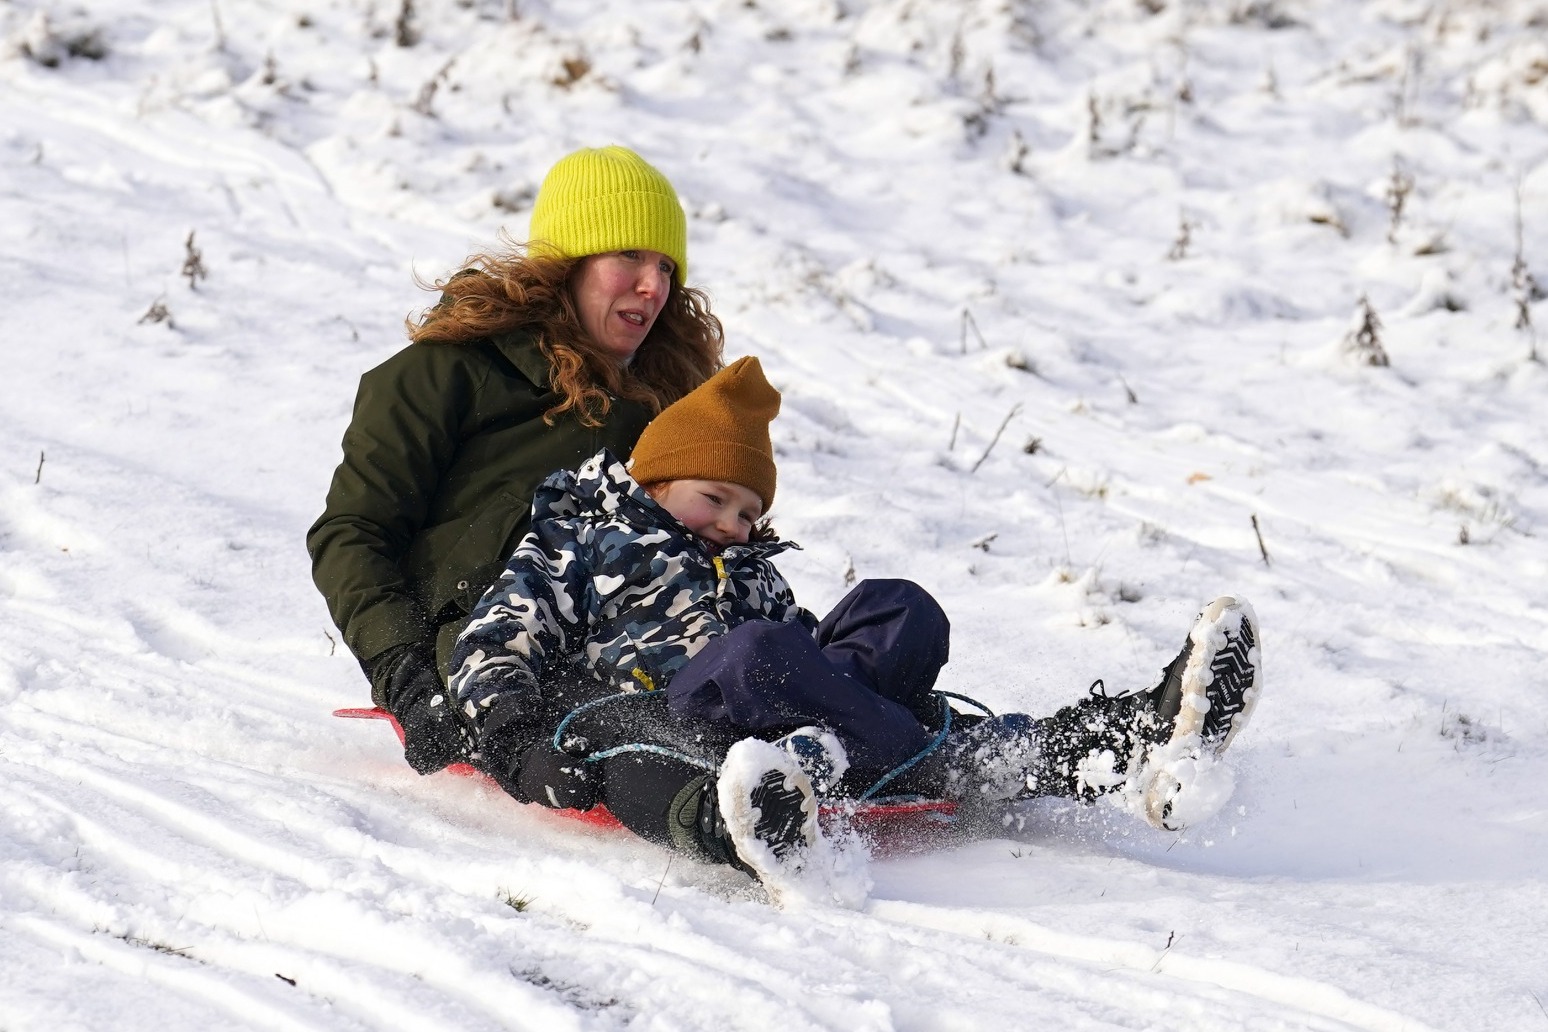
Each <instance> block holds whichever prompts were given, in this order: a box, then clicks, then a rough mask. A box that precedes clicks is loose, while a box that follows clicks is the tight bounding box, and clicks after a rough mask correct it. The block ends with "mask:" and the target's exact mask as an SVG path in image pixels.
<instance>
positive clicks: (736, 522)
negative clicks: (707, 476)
mask: <svg viewBox="0 0 1548 1032" xmlns="http://www.w3.org/2000/svg"><path fill="white" fill-rule="evenodd" d="M645 490H646V491H648V492H649V493H650V496H651V497H652V498H654V499H655V500H656V504H657V505H659V506H661V507H662V508H663V509H665V510H666V511H667V512H669V513H671V514H672V515H673V516H675V517H676V518H677V522H679V523H681V524H682V525H683V526H685V527H687V528H688V529H689V531H691V532H692V533H694V534H696V535H697V536H699V537H701V538H703V539H704V540H706V541H708V542H709V543H710V544H712V545H714V546H715V547H716V548H717V549H719V548H724V547H725V546H727V545H741V544H746V543H747V536H748V535H749V534H751V533H752V528H753V524H755V523H757V522H758V517H759V516H762V515H763V500H762V499H761V498H759V497H758V495H757V493H756V492H755V491H753V490H752V489H750V488H746V487H743V486H742V485H741V484H728V483H724V482H723V481H719V480H667V481H664V482H662V483H660V484H651V485H650V486H649V487H647V488H646V489H645Z"/></svg>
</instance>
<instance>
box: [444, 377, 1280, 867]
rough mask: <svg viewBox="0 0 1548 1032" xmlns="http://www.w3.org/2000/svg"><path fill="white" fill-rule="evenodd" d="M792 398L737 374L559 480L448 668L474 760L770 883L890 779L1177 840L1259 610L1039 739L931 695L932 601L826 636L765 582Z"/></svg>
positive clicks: (1016, 718)
mask: <svg viewBox="0 0 1548 1032" xmlns="http://www.w3.org/2000/svg"><path fill="white" fill-rule="evenodd" d="M779 402H780V397H779V393H778V392H777V391H775V390H774V388H773V387H771V386H770V385H769V384H768V382H767V381H766V380H765V379H764V376H763V370H762V368H761V366H760V365H759V364H758V360H757V359H756V358H743V359H740V360H738V361H736V362H734V363H732V364H731V365H729V366H727V367H726V368H725V369H723V370H721V371H720V372H719V373H717V374H716V375H715V376H714V377H712V378H711V379H710V380H709V381H707V382H706V383H705V384H703V385H702V386H701V387H699V388H698V389H697V390H695V391H693V392H692V393H690V394H688V395H687V396H686V397H684V398H683V399H681V400H680V401H678V402H676V403H675V404H673V405H671V406H669V407H668V408H666V409H665V410H663V411H662V412H661V414H660V415H659V416H657V417H656V419H655V420H653V421H652V422H651V424H650V425H649V426H648V427H647V428H646V430H645V432H644V433H643V434H642V435H641V437H640V440H639V443H638V444H637V445H636V446H635V449H634V457H633V460H632V462H631V464H630V465H629V466H628V467H627V468H626V467H625V465H624V464H623V463H621V462H620V461H619V460H617V459H616V458H615V457H614V456H613V455H612V454H611V453H609V452H607V451H605V450H604V451H602V452H600V453H598V454H597V455H595V456H593V457H592V458H591V459H590V460H588V461H587V462H586V463H585V464H584V465H582V466H581V467H580V468H579V469H578V470H576V471H574V472H568V471H563V472H559V473H556V474H554V475H553V476H551V477H549V478H548V480H547V481H545V482H544V485H543V487H542V488H541V489H540V490H539V491H538V493H537V495H536V497H535V499H534V502H533V519H532V530H531V531H530V532H529V533H528V535H527V537H526V538H525V539H524V540H523V541H522V543H521V545H520V546H519V547H518V548H517V549H516V551H515V553H514V555H513V556H512V557H511V560H510V562H509V564H508V565H507V567H506V570H505V573H504V575H503V576H502V577H501V579H500V580H499V581H498V582H496V584H495V585H494V586H493V587H492V588H490V590H489V591H488V592H487V593H486V594H485V595H484V597H483V599H482V600H481V601H480V602H479V604H478V606H477V608H476V609H475V610H474V612H473V616H472V619H471V620H470V622H469V623H468V625H467V627H466V629H465V630H464V631H463V632H462V635H461V637H460V638H459V640H458V644H457V647H456V649H455V651H454V654H453V670H454V673H453V675H452V678H451V681H450V688H451V691H452V693H453V695H454V697H455V699H456V702H457V706H456V709H457V712H458V715H459V717H460V718H461V720H462V722H463V726H464V729H465V733H466V734H467V735H468V737H469V744H470V748H471V751H472V756H473V760H474V763H475V764H476V765H478V766H479V767H480V769H482V770H484V771H485V772H486V773H488V774H490V775H491V776H492V777H494V778H495V779H496V780H497V781H498V782H499V783H500V784H501V785H502V786H503V787H504V788H505V789H506V790H507V791H509V792H510V793H511V794H513V795H514V796H516V797H517V798H518V799H521V800H523V801H527V802H538V803H543V804H545V805H548V806H554V807H574V808H578V809H589V808H591V807H592V806H595V805H596V804H597V803H598V802H602V803H605V804H606V805H607V807H608V809H609V810H611V811H612V813H613V814H614V815H615V816H616V817H617V818H618V819H619V820H620V821H621V822H622V823H623V824H624V825H625V826H626V827H628V828H629V829H630V830H632V831H634V832H635V833H637V834H639V835H641V836H642V837H644V838H647V839H650V840H652V841H656V842H660V843H663V844H666V845H669V846H672V847H674V848H676V849H679V850H681V851H683V852H686V853H689V854H692V855H694V856H697V857H699V858H701V859H707V860H711V861H718V862H723V863H730V864H734V865H736V866H738V867H740V868H742V869H743V870H747V871H749V872H750V873H753V874H755V875H756V876H758V877H760V878H762V879H763V880H764V881H765V882H771V881H777V880H778V879H779V878H780V877H782V876H783V875H786V874H789V873H791V872H794V871H798V870H799V869H800V868H801V866H802V865H803V864H804V863H806V860H807V857H808V856H809V855H811V853H812V850H813V849H814V847H815V846H816V844H817V843H818V842H819V840H820V831H819V829H818V827H817V822H816V804H815V798H816V797H818V796H839V797H857V796H859V795H860V794H862V793H864V792H866V791H867V790H868V789H871V788H872V787H873V786H875V785H877V784H878V783H879V782H886V784H887V788H888V793H889V794H891V793H894V792H899V791H903V792H914V793H920V794H927V795H935V796H941V795H944V796H946V797H948V798H952V799H956V800H959V801H960V803H961V804H962V805H964V806H966V807H967V808H969V809H970V810H972V809H978V810H980V811H984V810H988V809H992V808H993V807H994V806H995V805H997V804H1003V803H1004V802H1006V801H1008V800H1012V799H1017V798H1028V797H1031V796H1036V795H1060V796H1066V797H1072V798H1083V799H1093V798H1095V797H1096V796H1097V795H1099V794H1101V793H1104V792H1107V791H1112V790H1115V789H1119V788H1124V789H1125V790H1127V791H1131V792H1135V793H1136V794H1137V796H1138V798H1140V800H1141V801H1142V803H1143V805H1144V806H1145V812H1146V815H1147V817H1148V818H1149V819H1150V820H1151V821H1152V823H1155V824H1157V825H1158V826H1163V827H1164V826H1168V825H1169V824H1175V823H1176V817H1177V814H1178V813H1179V812H1180V811H1177V810H1176V809H1175V806H1174V804H1175V803H1176V801H1177V797H1178V791H1179V789H1180V787H1181V780H1180V779H1179V777H1178V776H1177V772H1179V771H1182V770H1184V769H1186V765H1187V763H1189V762H1197V761H1198V760H1199V759H1200V758H1201V757H1211V756H1213V755H1214V754H1216V753H1218V752H1219V751H1220V750H1221V749H1223V748H1225V746H1226V744H1227V743H1228V742H1229V741H1230V739H1231V737H1232V736H1233V734H1234V733H1235V732H1236V731H1239V730H1240V728H1241V726H1242V725H1243V724H1244V723H1245V720H1246V717H1247V715H1248V712H1249V711H1250V709H1251V706H1252V704H1253V702H1254V701H1255V698H1256V695H1257V692H1258V678H1257V676H1256V669H1257V662H1258V651H1257V648H1256V641H1257V628H1256V624H1255V620H1254V617H1253V615H1252V610H1251V608H1250V607H1249V606H1247V604H1246V603H1245V602H1239V601H1237V600H1235V599H1230V598H1223V599H1219V600H1217V601H1215V602H1214V603H1212V604H1211V605H1210V606H1209V607H1208V608H1206V610H1205V612H1204V614H1203V615H1202V616H1201V617H1200V619H1199V622H1198V624H1197V625H1196V626H1195V628H1194V629H1193V632H1192V633H1191V634H1190V635H1189V638H1188V641H1187V642H1186V643H1185V645H1184V648H1183V651H1182V653H1181V654H1179V655H1178V657H1177V658H1176V659H1174V660H1173V661H1172V663H1171V664H1169V665H1168V666H1167V668H1166V670H1165V672H1164V675H1163V677H1162V680H1161V683H1160V684H1159V685H1158V686H1157V687H1156V688H1154V689H1152V690H1151V691H1149V692H1142V693H1137V694H1132V695H1127V696H1121V697H1110V696H1106V695H1102V694H1097V693H1096V692H1095V691H1093V693H1092V695H1091V697H1090V698H1087V699H1084V700H1082V701H1081V702H1080V703H1078V704H1076V705H1074V706H1069V707H1066V708H1064V709H1062V710H1060V711H1059V712H1058V713H1056V714H1054V716H1052V717H1049V718H1046V719H1043V720H1034V719H1032V718H1031V717H1028V716H1026V715H1024V714H1008V715H1004V716H1000V717H990V718H971V717H964V716H961V715H957V714H954V713H952V712H951V710H950V708H949V707H948V706H947V705H946V704H945V703H944V700H943V698H942V697H941V696H939V695H937V694H936V693H935V691H934V685H935V680H936V676H937V674H938V673H939V672H940V669H941V667H942V666H943V665H944V664H945V662H946V659H947V643H948V636H949V624H948V622H947V619H946V616H945V614H944V613H943V612H942V611H941V608H940V606H939V605H937V604H936V602H935V601H934V599H932V598H931V597H930V596H929V595H928V594H927V593H926V592H925V591H924V590H923V589H922V588H920V587H919V586H918V585H915V584H913V583H911V582H908V581H901V580H880V581H866V582H862V583H861V584H859V585H857V586H856V587H855V589H854V590H853V591H851V592H850V593H849V595H848V596H846V597H845V598H844V599H843V600H842V601H841V602H840V603H839V604H838V606H837V607H836V608H835V609H834V610H833V612H831V613H829V614H828V615H827V616H826V617H825V618H823V619H822V620H820V621H819V620H817V619H816V618H814V617H813V616H812V614H810V613H808V612H807V611H806V610H804V609H801V608H800V607H799V606H797V605H796V603H795V599H794V598H793V596H792V594H791V590H790V587H789V585H788V584H787V583H786V582H785V580H784V578H783V577H781V576H780V574H779V572H778V571H777V570H776V569H775V568H774V566H773V564H772V563H771V561H770V560H771V559H772V557H774V556H775V555H777V554H779V553H780V552H782V551H784V550H785V549H787V548H791V547H794V546H792V545H790V544H787V543H783V542H780V541H778V540H776V539H774V537H773V535H772V534H771V533H770V532H768V531H767V530H766V527H765V525H763V524H761V523H760V518H761V517H762V515H763V513H764V512H766V511H767V510H768V507H769V506H770V505H771V504H772V502H773V500H774V488H775V468H774V460H773V449H772V447H771V444H770V440H769V432H768V425H769V422H770V421H771V420H772V419H773V418H774V416H775V415H776V414H777V413H778V411H779ZM1098 684H1100V682H1098Z"/></svg>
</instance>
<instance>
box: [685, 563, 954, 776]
mask: <svg viewBox="0 0 1548 1032" xmlns="http://www.w3.org/2000/svg"><path fill="white" fill-rule="evenodd" d="M950 634H951V625H950V623H949V622H948V621H947V619H946V614H945V613H944V612H942V611H941V607H940V605H939V604H937V603H936V601H935V599H933V598H931V597H930V595H929V594H928V593H927V592H926V591H925V590H924V589H923V588H921V587H920V586H919V585H917V584H915V583H913V582H912V581H905V580H869V581H864V582H862V583H860V584H858V585H856V586H855V588H854V590H852V591H850V593H849V594H848V595H846V596H844V598H843V600H841V601H840V602H839V604H838V605H837V606H835V607H834V609H833V611H832V612H831V613H829V614H828V615H827V617H826V618H824V619H823V621H822V622H821V623H819V624H818V625H817V633H816V635H815V636H813V635H812V634H811V633H809V632H808V631H807V630H806V628H804V627H802V626H801V625H800V624H794V623H786V624H777V623H767V622H764V621H754V622H752V623H745V624H742V625H741V626H740V627H736V628H734V629H733V630H732V631H731V632H730V633H729V634H726V635H725V636H723V637H720V638H716V639H715V640H714V641H712V642H710V643H709V644H708V645H706V646H705V647H704V648H703V649H702V650H701V651H700V652H699V654H698V655H696V656H694V657H693V659H692V660H690V661H689V663H688V665H687V666H685V667H684V668H683V669H682V670H681V671H679V672H678V674H677V676H676V677H674V678H672V680H671V682H670V683H669V684H668V685H667V689H666V691H667V700H668V706H669V707H670V709H671V712H672V715H673V716H674V717H678V718H683V719H690V720H694V719H697V720H705V721H709V722H711V723H715V724H723V725H728V726H730V727H734V728H738V729H740V730H743V731H746V732H748V733H749V734H757V735H758V736H759V737H763V735H762V734H760V733H761V732H784V731H790V730H794V729H795V728H797V727H801V726H803V725H806V724H820V725H822V726H824V727H826V728H828V729H830V730H832V731H833V732H834V733H835V734H837V735H838V737H839V740H840V741H841V742H843V743H844V748H845V750H846V751H847V752H848V753H849V762H850V765H851V767H852V768H853V770H854V772H855V775H856V776H857V777H860V778H862V779H863V778H869V779H870V780H872V781H874V780H875V779H876V778H879V777H881V776H882V775H883V774H885V773H887V771H889V770H891V769H893V768H894V767H896V766H898V765H899V764H901V763H903V762H904V761H906V760H908V759H909V758H910V757H911V756H914V755H915V754H916V753H918V752H919V751H920V750H922V749H923V748H924V747H925V746H927V745H928V744H929V743H930V739H931V738H932V737H933V736H932V735H931V733H930V732H929V731H928V730H926V729H925V727H924V725H923V724H922V723H921V722H920V721H921V718H924V719H927V720H928V719H930V718H931V716H932V715H934V714H935V709H934V700H933V697H932V696H931V694H930V690H931V689H932V688H934V687H935V680H936V677H937V676H938V675H939V674H940V671H941V667H943V666H945V664H946V658H947V648H948V641H949V638H950ZM744 737H745V736H744ZM861 787H868V786H861Z"/></svg>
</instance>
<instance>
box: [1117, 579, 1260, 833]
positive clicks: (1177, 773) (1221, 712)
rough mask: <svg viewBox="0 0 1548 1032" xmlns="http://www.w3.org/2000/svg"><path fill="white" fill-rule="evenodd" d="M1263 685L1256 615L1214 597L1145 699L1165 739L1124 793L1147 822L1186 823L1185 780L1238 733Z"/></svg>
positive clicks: (1244, 605) (1242, 602)
mask: <svg viewBox="0 0 1548 1032" xmlns="http://www.w3.org/2000/svg"><path fill="white" fill-rule="evenodd" d="M1262 687H1263V678H1262V653H1261V650H1260V648H1259V645H1258V618H1257V614H1255V613H1254V612H1253V609H1252V606H1251V605H1250V604H1249V603H1248V602H1247V600H1246V599H1237V598H1232V597H1230V596H1224V597H1221V598H1217V599H1215V601H1213V602H1211V603H1210V604H1209V605H1208V606H1205V607H1204V612H1203V613H1201V614H1200V615H1199V619H1198V621H1197V622H1196V623H1195V624H1194V625H1193V630H1192V631H1190V632H1189V634H1188V639H1187V641H1185V642H1184V643H1183V649H1182V652H1180V653H1179V654H1178V656H1177V658H1176V659H1174V660H1173V661H1172V662H1171V663H1170V664H1169V665H1168V666H1167V669H1166V673H1165V676H1164V677H1163V678H1162V681H1161V684H1160V685H1158V686H1157V687H1156V688H1154V689H1152V691H1151V692H1148V693H1146V694H1147V695H1149V696H1151V697H1152V699H1153V705H1154V707H1155V713H1156V716H1157V717H1158V718H1159V719H1160V721H1161V725H1162V727H1163V728H1164V729H1165V732H1166V734H1165V737H1164V738H1161V739H1158V740H1157V746H1156V747H1155V748H1152V749H1148V750H1146V751H1145V753H1144V755H1143V757H1142V762H1141V764H1140V765H1139V768H1138V770H1137V771H1135V773H1134V774H1133V776H1132V778H1131V779H1130V785H1129V789H1130V790H1132V791H1133V792H1135V793H1136V795H1137V796H1138V797H1139V799H1140V800H1141V803H1142V805H1143V807H1144V813H1145V818H1146V819H1147V820H1148V821H1150V823H1151V824H1154V825H1155V826H1156V827H1158V828H1166V829H1169V830H1176V829H1177V828H1179V827H1181V826H1182V825H1183V824H1184V823H1186V817H1187V814H1186V813H1185V811H1186V810H1187V809H1189V807H1188V806H1185V805H1183V803H1184V799H1183V796H1184V795H1185V794H1186V793H1187V790H1188V788H1189V784H1188V782H1189V780H1190V775H1193V774H1196V773H1197V772H1198V771H1199V769H1200V765H1201V764H1202V765H1203V766H1204V767H1206V768H1207V767H1208V766H1209V765H1210V764H1211V763H1212V762H1213V761H1214V759H1215V758H1216V757H1218V756H1219V755H1220V754H1221V753H1222V752H1224V751H1225V749H1226V747H1227V746H1228V745H1230V744H1231V742H1232V740H1233V739H1235V737H1236V736H1237V735H1238V734H1240V733H1241V730H1242V728H1243V727H1245V726H1246V725H1247V720H1248V718H1249V717H1251V716H1252V710H1253V707H1254V706H1256V705H1257V702H1258V696H1259V695H1260V694H1261V692H1262ZM1196 794H1197V793H1196ZM1193 808H1194V809H1196V810H1197V809H1198V807H1197V806H1195V807H1193Z"/></svg>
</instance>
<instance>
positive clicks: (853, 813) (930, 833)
mask: <svg viewBox="0 0 1548 1032" xmlns="http://www.w3.org/2000/svg"><path fill="white" fill-rule="evenodd" d="M333 715H334V716H335V717H346V718H348V719H351V720H385V721H386V722H387V723H388V724H389V725H390V726H391V727H392V730H393V732H394V733H395V734H397V736H398V742H399V744H401V743H402V742H403V729H402V728H401V727H399V726H398V721H397V719H396V718H395V717H393V715H392V714H391V713H388V712H387V711H386V710H384V709H380V708H377V707H371V708H369V709H367V708H346V709H336V710H334V711H333ZM446 769H447V770H448V771H449V772H451V773H452V774H457V775H459V776H461V777H470V778H484V779H485V780H486V781H489V783H490V784H494V779H492V778H489V777H488V776H487V775H485V774H481V773H480V772H479V771H478V770H476V769H475V768H474V767H472V766H471V765H469V764H466V763H454V764H452V765H451V766H449V767H447V768H446ZM550 812H552V813H557V814H559V815H561V816H563V817H568V818H570V819H571V820H575V821H579V822H581V823H582V824H590V825H592V826H593V827H597V828H619V829H621V828H623V825H622V824H621V823H619V820H618V818H617V817H614V816H613V815H612V814H611V813H609V812H608V809H607V807H606V806H602V805H600V804H599V805H597V806H595V807H593V808H591V809H590V810H552V811H550ZM956 816H957V804H956V803H954V802H951V801H949V800H945V799H912V798H901V799H887V800H844V801H841V802H830V803H823V804H822V807H821V809H820V810H819V817H820V819H821V820H822V822H823V823H824V824H825V825H826V824H834V823H837V822H842V823H844V824H847V825H848V826H849V827H850V828H853V829H854V830H855V831H858V832H859V833H860V834H862V835H864V836H865V837H866V838H867V839H868V840H870V842H871V844H872V846H873V847H875V848H878V849H881V850H883V851H894V850H901V849H910V848H914V849H917V848H921V847H924V846H929V845H933V844H936V843H938V842H940V841H941V840H943V839H945V838H947V837H949V836H950V835H951V833H952V831H953V826H954V825H955V823H956Z"/></svg>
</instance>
